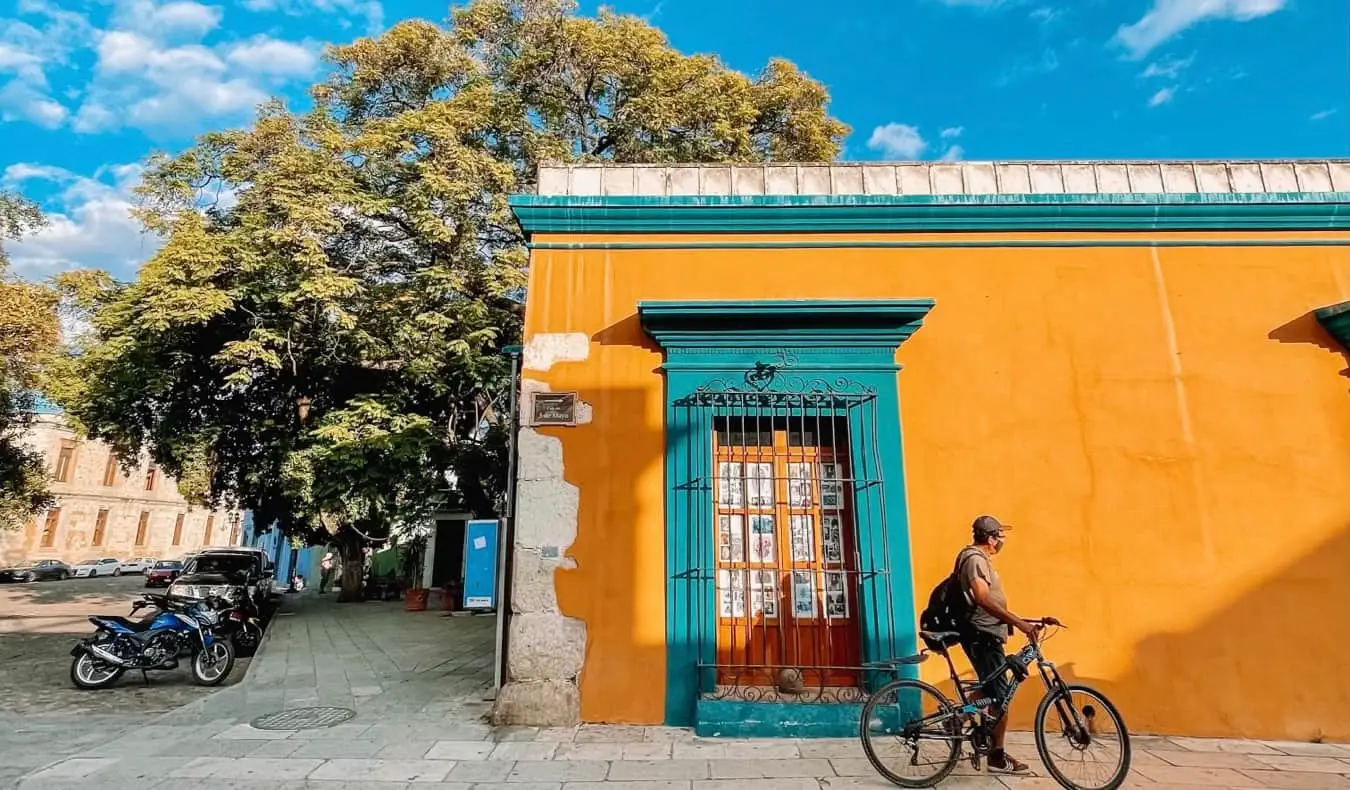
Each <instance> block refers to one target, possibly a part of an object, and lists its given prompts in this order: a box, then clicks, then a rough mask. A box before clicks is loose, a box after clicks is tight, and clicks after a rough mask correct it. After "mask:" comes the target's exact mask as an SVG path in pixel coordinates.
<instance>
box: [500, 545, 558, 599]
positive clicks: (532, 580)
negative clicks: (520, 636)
mask: <svg viewBox="0 0 1350 790" xmlns="http://www.w3.org/2000/svg"><path fill="white" fill-rule="evenodd" d="M513 564H514V567H513V568H512V571H511V611H513V612H515V613H516V614H523V613H525V612H556V611H558V594H557V590H556V588H555V587H554V582H553V572H554V571H555V570H556V569H557V568H558V564H559V563H558V562H557V561H554V560H545V559H543V558H542V557H541V556H539V552H538V551H535V550H533V549H523V548H518V549H516V554H515V562H514V563H513Z"/></svg>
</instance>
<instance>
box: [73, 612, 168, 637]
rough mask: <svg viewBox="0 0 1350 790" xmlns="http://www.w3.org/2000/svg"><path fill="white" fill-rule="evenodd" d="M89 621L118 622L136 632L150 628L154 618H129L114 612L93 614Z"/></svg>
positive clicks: (96, 623) (96, 622)
mask: <svg viewBox="0 0 1350 790" xmlns="http://www.w3.org/2000/svg"><path fill="white" fill-rule="evenodd" d="M89 621H90V622H92V623H93V624H95V625H98V624H99V623H100V622H104V623H116V624H117V625H120V626H122V627H123V628H125V629H127V630H128V631H135V632H136V633H140V632H142V631H149V630H150V624H151V623H152V622H154V618H150V619H147V620H128V619H127V618H125V617H119V616H117V615H114V614H106V615H91V616H90V617H89Z"/></svg>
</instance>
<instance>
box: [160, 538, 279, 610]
mask: <svg viewBox="0 0 1350 790" xmlns="http://www.w3.org/2000/svg"><path fill="white" fill-rule="evenodd" d="M262 556H263V555H261V554H260V553H258V552H253V551H225V550H220V551H215V550H213V551H203V552H201V553H200V554H197V555H196V556H194V557H193V558H192V559H190V560H188V561H187V563H185V564H184V565H183V570H182V571H181V572H180V573H179V574H178V578H176V579H174V580H173V582H172V583H171V584H170V585H169V593H168V596H169V599H170V600H173V601H203V600H206V599H207V598H222V599H224V600H226V601H228V602H229V603H230V604H231V605H236V606H237V605H239V604H241V603H242V602H243V601H244V599H246V598H251V599H253V601H254V605H255V606H257V607H258V608H260V609H261V608H262V607H263V606H265V605H266V604H267V602H268V598H269V597H270V591H271V579H270V578H269V575H270V574H271V573H272V572H271V571H270V570H264V569H263V562H262Z"/></svg>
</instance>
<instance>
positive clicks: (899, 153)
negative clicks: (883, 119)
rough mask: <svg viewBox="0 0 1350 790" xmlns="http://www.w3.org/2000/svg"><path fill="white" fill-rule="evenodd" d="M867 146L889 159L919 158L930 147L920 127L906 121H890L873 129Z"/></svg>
mask: <svg viewBox="0 0 1350 790" xmlns="http://www.w3.org/2000/svg"><path fill="white" fill-rule="evenodd" d="M867 147H868V148H870V149H872V150H873V151H880V152H881V154H882V155H883V156H885V157H886V158H888V159H917V158H919V154H922V153H923V152H924V149H926V148H928V143H927V142H926V141H925V140H924V139H923V137H922V136H920V134H919V129H918V127H915V126H910V125H909V124H904V123H888V124H886V125H885V126H878V127H877V128H875V129H873V130H872V136H871V137H869V138H868V139H867Z"/></svg>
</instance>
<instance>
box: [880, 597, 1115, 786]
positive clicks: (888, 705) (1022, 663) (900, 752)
mask: <svg viewBox="0 0 1350 790" xmlns="http://www.w3.org/2000/svg"><path fill="white" fill-rule="evenodd" d="M1028 622H1030V623H1032V624H1034V625H1039V626H1041V627H1042V629H1055V630H1050V631H1048V632H1047V633H1045V634H1044V636H1042V638H1041V639H1038V640H1037V639H1032V640H1028V642H1027V645H1026V647H1024V648H1022V649H1021V650H1020V651H1018V652H1017V653H1016V654H1014V655H1010V656H1007V658H1006V660H1005V661H1004V663H1003V666H1002V667H1001V668H1000V669H999V672H998V674H997V676H998V677H1004V676H1005V675H1006V674H1007V673H1011V674H1012V678H1011V683H1010V684H1009V685H1008V687H1007V691H1006V692H1005V693H1004V694H1003V696H1002V697H1001V698H999V699H995V698H991V697H983V696H981V698H979V699H974V700H972V699H971V697H970V692H972V691H975V690H978V689H980V688H982V687H983V685H984V684H983V682H981V681H979V680H975V681H965V680H962V679H961V678H960V677H959V676H958V675H957V672H956V666H955V664H953V663H952V657H951V651H950V647H951V646H952V645H954V644H956V643H957V642H958V641H959V639H960V635H959V634H958V633H956V632H953V631H940V632H931V631H920V632H919V635H920V637H922V639H923V640H924V642H925V643H926V644H927V645H928V649H925V650H922V651H920V652H919V653H918V654H917V655H913V656H909V657H907V658H901V659H896V660H894V661H889V662H885V663H884V664H883V666H886V667H889V668H890V669H891V670H892V671H898V669H899V667H900V666H913V665H917V664H921V663H923V662H924V661H927V660H928V658H929V656H930V655H932V654H933V653H937V654H939V655H941V656H942V657H943V658H945V659H947V668H948V670H949V671H950V673H951V680H952V683H953V685H954V686H955V688H956V693H957V695H958V696H960V701H959V703H958V702H956V701H954V700H950V699H948V698H947V696H946V695H944V694H943V693H942V692H941V691H939V690H938V689H937V688H936V687H935V686H932V685H930V684H928V683H925V682H923V681H921V680H910V679H908V678H900V679H896V680H892V681H890V682H889V683H887V684H885V685H884V686H882V687H881V688H880V689H878V690H877V692H876V693H875V694H873V695H872V696H871V698H870V699H868V701H867V704H866V705H864V706H863V711H862V721H861V722H860V723H859V727H858V729H859V736H860V737H861V738H862V745H863V751H864V752H865V753H866V755H867V759H868V761H869V762H870V763H871V764H872V767H873V768H875V769H876V770H877V772H878V773H880V774H881V775H882V776H884V777H886V779H888V780H890V781H891V782H892V783H894V784H896V785H899V786H900V787H916V788H917V787H933V786H935V785H936V784H938V783H939V782H941V781H942V780H943V779H946V778H947V777H948V776H949V775H950V774H951V773H952V771H954V770H955V769H956V766H957V764H958V763H959V762H960V760H961V757H962V747H963V745H964V744H967V743H968V744H969V745H970V748H971V754H970V763H971V766H972V767H973V768H974V769H975V770H977V771H978V770H979V769H980V762H981V759H982V758H987V757H988V756H989V754H990V752H991V751H992V750H993V729H994V724H995V723H996V722H997V721H998V716H994V715H990V714H988V711H987V710H986V709H988V708H989V707H991V706H993V705H994V704H995V703H996V702H997V703H998V705H999V708H1001V710H1002V711H1005V712H1006V711H1007V710H1008V707H1009V705H1010V704H1011V702H1012V699H1013V696H1014V695H1015V694H1016V693H1017V688H1018V686H1019V685H1021V683H1022V681H1024V680H1026V679H1027V677H1028V676H1029V675H1030V674H1031V673H1030V667H1031V665H1032V664H1033V663H1035V665H1036V668H1037V670H1039V672H1040V675H1041V680H1042V682H1044V684H1045V687H1046V691H1045V696H1044V697H1043V698H1042V699H1041V702H1040V705H1039V706H1038V707H1037V708H1036V718H1035V726H1034V732H1035V738H1036V751H1037V753H1038V754H1039V755H1040V758H1041V762H1042V763H1044V764H1045V767H1046V770H1048V771H1049V772H1050V776H1051V777H1053V778H1054V780H1055V781H1056V782H1058V783H1059V784H1060V785H1062V786H1063V787H1065V788H1068V790H1116V788H1119V787H1120V785H1121V784H1122V783H1123V782H1124V781H1125V778H1126V777H1127V776H1128V775H1129V772H1130V736H1129V731H1128V730H1127V729H1126V728H1125V721H1124V719H1122V718H1121V716H1120V712H1119V711H1118V710H1116V707H1115V705H1113V704H1112V703H1111V701H1110V700H1108V699H1107V698H1106V697H1105V696H1104V695H1102V694H1101V693H1100V692H1098V691H1097V690H1095V689H1093V688H1091V687H1089V686H1084V685H1081V684H1069V683H1065V682H1064V679H1063V678H1061V677H1060V675H1059V671H1058V670H1057V669H1056V668H1055V665H1054V663H1052V662H1051V661H1049V660H1048V659H1046V657H1045V654H1044V653H1043V652H1042V650H1041V645H1042V644H1044V642H1045V641H1046V639H1047V638H1049V636H1051V635H1053V634H1054V633H1057V631H1058V629H1059V628H1062V627H1064V626H1063V624H1062V623H1060V622H1059V621H1058V620H1055V619H1054V618H1049V617H1048V618H1044V619H1041V620H1030V621H1028ZM1075 694H1077V695H1081V696H1083V697H1087V698H1090V699H1091V700H1092V702H1091V703H1089V704H1084V705H1081V706H1079V705H1075V704H1074V702H1073V697H1074V695H1075ZM925 701H929V702H932V703H935V704H934V708H935V710H934V711H932V712H925V709H924V702H925ZM1052 710H1053V711H1054V712H1055V714H1056V715H1057V717H1058V722H1059V724H1060V735H1062V736H1063V743H1061V742H1059V740H1058V739H1052V735H1053V733H1052V732H1051V731H1050V729H1049V725H1050V724H1051V723H1052V722H1051V721H1050V714H1051V711H1052ZM1099 711H1100V713H1099ZM1102 714H1105V719H1106V721H1100V719H1102V718H1103V716H1102ZM874 723H880V724H881V727H882V733H880V735H882V736H892V737H894V738H895V739H896V741H895V742H892V743H885V742H881V743H874V741H873V738H874V735H873V733H872V731H871V728H872V725H873V724H874ZM1103 724H1112V725H1114V727H1115V730H1114V732H1115V733H1116V734H1115V736H1114V738H1115V739H1116V740H1117V742H1118V743H1119V750H1120V757H1119V761H1118V763H1117V764H1116V766H1115V769H1114V770H1113V771H1110V772H1109V773H1108V774H1107V775H1106V779H1105V781H1103V782H1101V783H1096V784H1082V783H1079V782H1075V781H1071V780H1070V779H1069V778H1068V777H1067V776H1066V775H1065V773H1064V770H1063V768H1062V767H1061V766H1060V765H1059V764H1058V762H1057V760H1058V759H1059V758H1065V759H1069V758H1073V757H1083V758H1085V757H1086V755H1087V754H1088V752H1089V750H1091V749H1093V748H1094V747H1095V746H1098V745H1110V743H1111V741H1112V738H1111V737H1107V736H1106V735H1105V734H1104V733H1103V731H1102V725H1103ZM925 743H934V744H938V746H937V749H936V754H937V759H936V761H935V762H932V763H928V764H929V765H932V766H933V767H935V768H936V771H935V772H934V773H932V774H931V775H929V776H927V777H924V778H906V777H903V776H901V775H900V774H898V773H897V772H896V771H894V770H892V769H891V768H890V766H888V765H887V764H886V763H885V762H883V759H882V758H883V757H889V756H892V754H893V753H895V754H896V756H900V757H901V758H902V762H904V759H903V758H904V757H905V755H904V752H906V751H908V752H909V755H908V766H903V767H918V766H919V765H920V762H919V750H920V748H921V747H922V746H923V745H924V744H925ZM1081 764H1083V765H1091V766H1094V767H1097V766H1101V763H1099V762H1097V761H1095V760H1094V761H1091V762H1089V761H1088V760H1086V759H1083V760H1082V761H1081Z"/></svg>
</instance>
